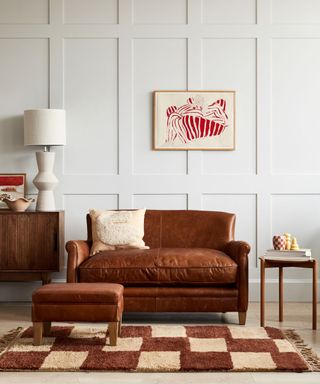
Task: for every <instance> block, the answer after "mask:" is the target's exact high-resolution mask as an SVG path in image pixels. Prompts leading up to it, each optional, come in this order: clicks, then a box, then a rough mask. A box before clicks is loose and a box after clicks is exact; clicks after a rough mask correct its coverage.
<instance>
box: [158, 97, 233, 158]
mask: <svg viewBox="0 0 320 384" xmlns="http://www.w3.org/2000/svg"><path fill="white" fill-rule="evenodd" d="M153 140H154V141H153V148H154V149H155V150H179V149H180V150H190V149H191V150H220V151H227V150H234V149H235V91H155V92H154V128H153Z"/></svg>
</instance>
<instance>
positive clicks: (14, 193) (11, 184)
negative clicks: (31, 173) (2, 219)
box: [0, 173, 26, 209]
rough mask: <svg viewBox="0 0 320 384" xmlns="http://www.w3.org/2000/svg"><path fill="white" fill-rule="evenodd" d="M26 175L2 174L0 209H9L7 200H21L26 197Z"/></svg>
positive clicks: (0, 175) (0, 178)
mask: <svg viewBox="0 0 320 384" xmlns="http://www.w3.org/2000/svg"><path fill="white" fill-rule="evenodd" d="M25 185H26V174H25V173H1V174H0V209H3V208H8V207H7V205H6V204H5V202H4V201H3V200H4V199H5V198H8V199H11V200H12V199H19V198H20V197H25Z"/></svg>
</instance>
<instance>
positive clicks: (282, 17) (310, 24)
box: [0, 0, 320, 300]
mask: <svg viewBox="0 0 320 384" xmlns="http://www.w3.org/2000/svg"><path fill="white" fill-rule="evenodd" d="M0 52H1V60H0V85H1V86H0V101H1V108H0V171H1V172H26V173H27V177H28V192H29V194H31V195H32V194H34V193H36V190H35V188H34V187H33V185H32V183H31V180H32V178H33V177H34V175H35V173H36V165H35V157H34V150H33V149H32V148H25V147H24V146H23V119H22V115H23V110H24V109H28V108H41V107H51V108H65V109H66V111H67V145H66V146H65V147H64V148H63V149H62V148H59V149H57V150H56V152H57V161H56V169H55V172H56V174H57V176H58V178H59V180H60V184H59V186H58V188H57V190H56V201H57V203H58V207H59V208H61V209H64V210H65V214H66V239H67V240H69V239H75V238H84V237H85V235H86V223H85V215H86V212H87V211H88V210H89V209H90V208H101V209H117V208H120V209H124V208H138V207H147V208H154V209H206V210H221V211H229V212H234V213H236V214H237V226H236V237H237V238H238V239H244V240H247V241H248V242H249V243H250V244H251V245H252V252H251V254H250V287H251V299H252V300H256V299H257V298H258V292H259V290H258V287H259V269H258V256H259V255H260V254H262V253H263V251H264V249H266V248H268V247H270V246H271V237H272V234H273V233H283V232H290V233H292V234H294V235H296V236H297V237H298V241H299V243H300V245H301V246H305V247H311V248H312V249H313V252H314V255H315V256H318V255H319V254H320V236H319V234H320V220H319V219H318V218H320V209H319V207H320V151H319V150H318V148H319V141H320V120H319V118H318V115H319V113H318V111H319V96H318V89H320V75H319V73H320V72H319V68H320V1H318V0H223V1H221V0H28V1H26V0H0ZM183 89H204V90H221V89H226V90H235V91H236V150H235V151H228V152H220V151H216V152H215V151H204V152H201V151H189V152H187V151H168V152H166V151H158V152H157V151H153V150H152V122H153V116H152V103H153V100H152V92H153V91H154V90H183ZM64 276H65V275H64V272H63V273H61V274H58V275H56V276H55V278H57V279H58V280H59V279H60V280H62V279H63V278H64ZM275 277H276V275H275V274H273V273H272V271H268V282H269V285H268V286H269V291H268V292H269V298H270V299H274V298H275V297H276V296H275V293H276V291H275V289H276V284H274V283H275V282H276V280H274V279H275ZM285 277H286V278H287V283H288V285H289V288H288V289H287V290H286V295H287V298H288V299H290V300H308V299H309V297H310V296H309V294H310V276H309V273H308V271H301V270H296V271H286V272H285ZM0 285H1V288H2V289H1V290H0V300H28V299H30V292H31V291H32V288H33V287H35V286H37V284H36V283H15V284H13V283H12V284H10V283H1V284H0Z"/></svg>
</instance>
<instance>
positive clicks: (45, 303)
mask: <svg viewBox="0 0 320 384" xmlns="http://www.w3.org/2000/svg"><path fill="white" fill-rule="evenodd" d="M122 312H123V286H122V285H120V284H109V283H66V284H48V285H44V286H42V287H40V288H39V289H37V290H36V291H35V292H34V293H33V295H32V321H33V335H34V336H33V343H34V345H41V343H42V334H43V333H44V334H45V335H48V334H49V332H50V327H51V322H52V321H59V322H63V321H80V322H81V321H83V322H108V323H109V326H108V330H109V337H110V345H112V346H114V345H117V337H118V335H120V329H121V321H122Z"/></svg>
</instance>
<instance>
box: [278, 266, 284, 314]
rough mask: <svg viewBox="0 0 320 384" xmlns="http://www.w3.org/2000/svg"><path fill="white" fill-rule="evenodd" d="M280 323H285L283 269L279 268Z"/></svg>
mask: <svg viewBox="0 0 320 384" xmlns="http://www.w3.org/2000/svg"><path fill="white" fill-rule="evenodd" d="M279 321H280V322H281V321H283V267H279Z"/></svg>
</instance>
